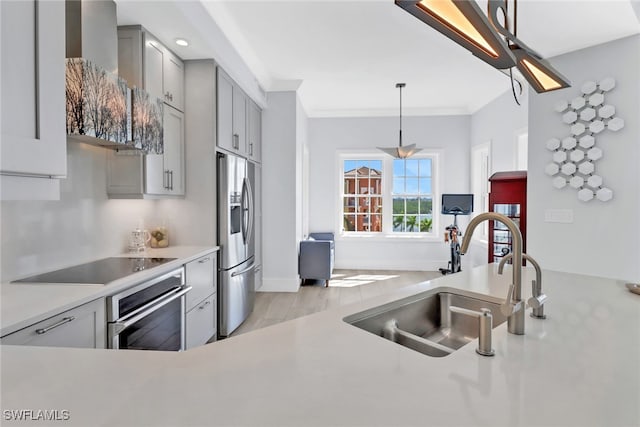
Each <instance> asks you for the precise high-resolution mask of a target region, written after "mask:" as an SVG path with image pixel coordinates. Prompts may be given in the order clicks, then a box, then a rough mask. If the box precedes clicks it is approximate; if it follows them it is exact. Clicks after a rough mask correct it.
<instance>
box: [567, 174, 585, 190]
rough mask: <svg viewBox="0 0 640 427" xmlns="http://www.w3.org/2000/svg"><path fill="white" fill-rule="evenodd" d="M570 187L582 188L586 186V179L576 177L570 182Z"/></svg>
mask: <svg viewBox="0 0 640 427" xmlns="http://www.w3.org/2000/svg"><path fill="white" fill-rule="evenodd" d="M569 185H570V186H572V187H573V188H580V187H582V186H583V185H584V178H582V177H581V176H578V175H574V176H573V178H571V179H570V180H569Z"/></svg>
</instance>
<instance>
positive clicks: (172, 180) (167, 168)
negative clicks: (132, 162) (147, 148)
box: [144, 105, 184, 196]
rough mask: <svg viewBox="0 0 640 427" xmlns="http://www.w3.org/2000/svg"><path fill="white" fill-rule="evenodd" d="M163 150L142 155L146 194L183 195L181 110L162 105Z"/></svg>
mask: <svg viewBox="0 0 640 427" xmlns="http://www.w3.org/2000/svg"><path fill="white" fill-rule="evenodd" d="M163 141H164V153H163V154H147V155H146V156H145V181H144V182H145V188H144V191H145V193H146V194H156V195H168V196H183V195H184V113H182V112H181V111H178V110H176V109H175V108H172V107H169V106H167V105H165V107H164V117H163Z"/></svg>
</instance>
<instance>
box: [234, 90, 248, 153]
mask: <svg viewBox="0 0 640 427" xmlns="http://www.w3.org/2000/svg"><path fill="white" fill-rule="evenodd" d="M233 141H234V148H235V149H236V151H238V152H240V153H241V154H248V153H249V149H248V146H247V96H246V95H245V94H244V92H243V91H242V89H240V88H239V87H238V86H236V85H233Z"/></svg>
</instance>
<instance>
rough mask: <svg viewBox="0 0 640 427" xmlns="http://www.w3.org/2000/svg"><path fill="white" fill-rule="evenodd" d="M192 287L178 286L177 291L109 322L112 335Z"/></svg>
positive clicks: (175, 298)
mask: <svg viewBox="0 0 640 427" xmlns="http://www.w3.org/2000/svg"><path fill="white" fill-rule="evenodd" d="M191 289H193V286H187V287H180V288H177V292H175V293H172V294H169V295H163V296H161V297H158V298H156V299H155V300H153V301H151V302H150V303H148V304H145V305H143V306H142V307H140V308H139V309H138V310H136V311H134V312H133V313H131V314H129V315H127V316H125V317H123V318H121V319H119V320H117V321H115V322H113V323H109V333H110V335H111V336H112V337H114V336H116V335H118V334H120V332H122V331H124V330H125V329H127V328H128V327H129V326H131V325H133V324H134V323H136V322H139V321H140V320H141V319H144V318H145V317H147V316H148V315H150V314H151V313H153V312H154V311H156V310H159V309H161V308H162V307H164V306H165V305H167V304H169V303H170V302H172V301H175V300H177V299H178V298H181V297H182V296H183V295H186V294H187V292H189V291H190V290H191Z"/></svg>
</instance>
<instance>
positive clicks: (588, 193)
mask: <svg viewBox="0 0 640 427" xmlns="http://www.w3.org/2000/svg"><path fill="white" fill-rule="evenodd" d="M578 199H580V200H582V201H583V202H588V201H589V200H591V199H593V191H592V190H589V189H588V188H583V189H582V190H580V191H578Z"/></svg>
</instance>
